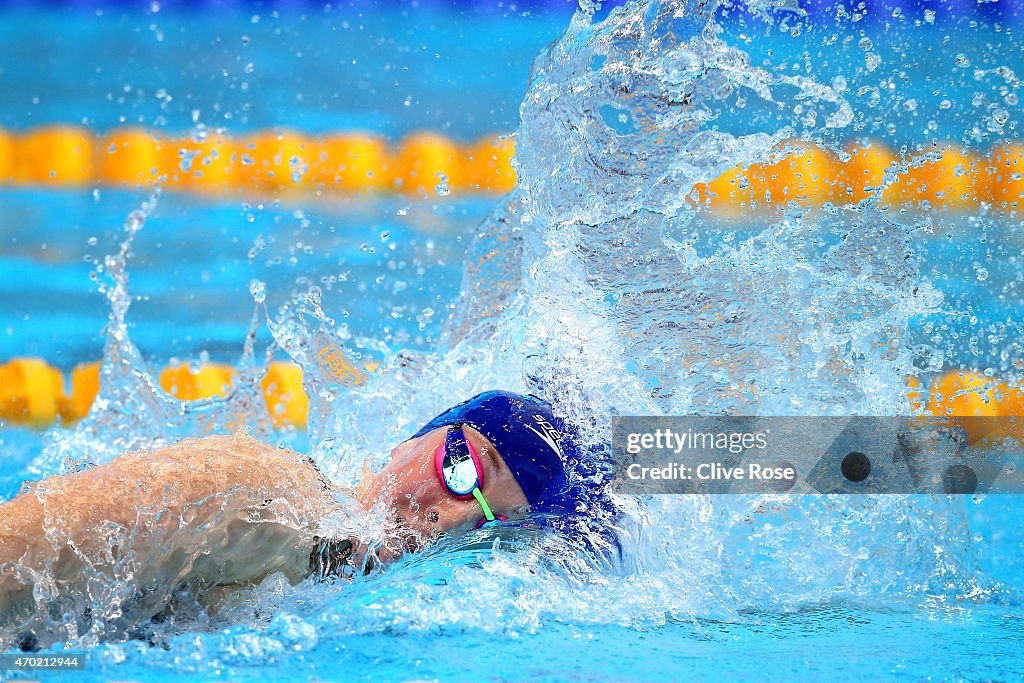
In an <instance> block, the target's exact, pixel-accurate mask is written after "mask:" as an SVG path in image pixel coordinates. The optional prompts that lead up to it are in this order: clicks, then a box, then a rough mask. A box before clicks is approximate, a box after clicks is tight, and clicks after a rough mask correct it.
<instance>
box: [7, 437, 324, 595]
mask: <svg viewBox="0 0 1024 683" xmlns="http://www.w3.org/2000/svg"><path fill="white" fill-rule="evenodd" d="M332 500H333V496H332V494H331V491H330V487H329V486H328V484H327V483H326V482H325V481H324V480H323V479H322V478H321V477H320V475H319V473H318V472H317V470H316V468H315V467H314V466H313V465H312V464H311V462H310V461H309V460H308V459H307V458H305V457H304V456H302V455H299V454H298V453H294V452H291V451H286V450H282V449H278V448H274V447H272V446H270V445H268V444H265V443H262V442H260V441H258V440H257V439H254V438H251V437H249V436H247V435H244V434H236V435H234V436H211V437H207V438H204V439H190V440H187V441H183V442H181V443H179V444H176V445H174V446H170V447H167V448H163V449H160V450H156V451H151V452H133V453H126V454H124V455H122V456H120V457H118V458H116V459H114V460H113V461H111V462H109V463H107V464H105V465H100V466H97V467H94V468H91V469H88V470H84V471H82V472H77V473H73V474H68V475H63V476H56V477H50V478H48V479H45V480H43V481H42V482H39V483H37V484H34V485H32V486H31V487H30V488H29V490H27V491H25V492H23V493H21V494H20V495H18V496H17V497H16V498H14V499H13V500H10V501H8V502H6V503H3V504H2V505H0V612H2V611H3V610H4V609H5V608H6V607H8V606H9V605H10V604H11V603H12V601H14V600H16V599H18V598H19V597H20V598H21V599H24V598H25V596H26V591H31V587H32V581H33V579H32V574H33V573H36V572H45V573H47V574H49V575H51V576H62V577H69V578H73V577H74V576H76V574H82V575H83V576H84V575H85V574H92V573H94V572H96V571H98V572H101V573H103V574H109V575H111V576H115V575H118V574H119V573H123V572H124V571H125V569H126V568H127V569H130V574H129V575H130V576H131V577H132V580H133V582H135V583H136V585H137V586H138V588H139V589H140V590H142V591H144V592H146V593H147V594H150V595H154V602H155V603H157V602H159V600H158V599H157V597H156V596H159V595H166V594H169V592H170V591H171V590H173V589H174V588H175V587H176V586H178V585H181V584H182V583H186V584H188V585H190V586H192V587H193V588H196V589H200V590H201V589H203V588H211V587H213V586H216V585H231V584H244V583H248V582H252V581H256V580H259V579H261V578H263V577H265V576H268V575H269V574H272V573H274V572H283V573H284V575H285V576H286V577H287V578H288V580H289V581H291V582H292V583H297V582H298V581H301V580H302V579H303V578H305V577H306V576H307V575H308V574H309V571H310V569H309V562H310V559H309V558H310V550H311V548H312V547H313V545H314V541H313V536H314V532H315V531H316V523H317V520H319V519H321V518H322V517H323V516H324V515H326V514H328V513H329V512H330V511H331V509H332ZM126 563H127V564H126ZM12 570H14V571H12ZM28 595H31V593H30V592H29V593H28ZM159 607H160V605H157V604H154V609H156V610H158V609H159Z"/></svg>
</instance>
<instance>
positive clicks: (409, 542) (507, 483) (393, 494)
mask: <svg viewBox="0 0 1024 683" xmlns="http://www.w3.org/2000/svg"><path fill="white" fill-rule="evenodd" d="M463 429H464V430H465V433H466V438H467V439H468V441H469V442H470V443H471V444H472V445H473V447H474V448H476V451H477V453H479V455H480V463H481V465H482V467H483V470H484V477H483V481H484V485H483V487H482V488H481V492H482V493H483V495H484V498H485V499H486V500H487V503H488V504H489V505H490V506H491V510H492V511H493V512H494V514H496V515H504V516H511V515H514V514H515V513H517V512H518V511H520V510H521V509H522V508H524V507H525V506H526V504H527V501H526V496H525V495H523V490H522V489H521V488H520V487H519V483H518V482H516V480H515V477H513V476H512V471H511V470H509V468H508V465H506V464H505V461H504V460H503V459H502V458H501V456H500V454H499V453H498V450H497V449H496V448H495V447H494V445H493V444H492V443H491V442H490V441H488V440H487V439H486V438H485V437H484V436H483V435H482V434H480V432H478V431H476V430H475V429H473V428H472V427H464V428H463ZM447 431H448V427H439V428H438V429H435V430H433V431H430V432H427V433H426V434H424V435H423V436H421V437H419V438H418V439H412V440H411V441H406V442H405V443H403V444H401V445H399V446H397V447H396V448H395V449H394V450H392V451H391V462H390V463H389V464H388V466H387V467H385V468H384V469H383V470H381V471H380V472H379V473H378V474H377V475H376V476H374V477H373V480H372V483H371V484H370V485H369V486H367V487H365V488H363V492H364V493H363V495H362V496H361V498H362V502H363V504H364V505H365V506H367V507H370V506H372V505H373V504H374V503H376V502H377V501H378V500H380V499H381V498H382V497H384V498H385V500H386V502H387V503H388V505H389V507H390V508H391V509H392V510H393V516H392V520H393V521H394V523H395V529H393V530H391V531H393V532H394V533H393V534H391V535H393V536H395V537H396V538H398V539H399V541H398V543H397V544H396V547H395V548H393V549H390V551H391V552H387V550H386V551H385V552H386V554H389V555H394V556H397V555H400V554H401V553H402V552H405V551H411V550H415V549H416V547H418V545H419V544H420V543H421V542H423V541H424V540H428V539H430V538H433V537H434V536H436V535H438V534H440V533H442V532H444V531H448V530H451V529H458V528H462V527H467V528H468V527H472V526H473V525H475V524H476V523H477V522H478V521H479V520H480V519H481V518H482V517H483V511H482V510H481V509H480V504H479V503H478V502H477V501H476V499H474V498H470V499H468V500H462V499H459V498H456V497H455V496H453V495H452V494H451V493H449V491H448V489H447V488H446V487H445V486H444V484H442V483H441V481H440V480H439V479H438V477H437V469H436V467H435V465H434V452H435V451H436V450H437V448H438V446H440V445H442V444H443V443H444V437H445V434H446V432H447ZM402 546H404V547H402ZM381 559H385V560H386V559H389V558H386V557H382V558H381Z"/></svg>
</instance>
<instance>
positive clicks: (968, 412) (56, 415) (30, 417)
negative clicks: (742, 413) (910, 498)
mask: <svg viewBox="0 0 1024 683" xmlns="http://www.w3.org/2000/svg"><path fill="white" fill-rule="evenodd" d="M365 367H366V369H367V370H368V371H371V372H372V371H373V370H375V369H376V365H374V364H367V365H366V366H365ZM234 379H235V370H234V368H232V367H231V366H229V365H222V364H219V363H206V364H204V365H202V366H193V365H190V364H180V365H173V366H170V367H167V368H164V369H163V370H162V371H161V372H160V373H159V383H160V386H161V387H162V388H163V390H164V391H166V392H167V393H168V394H170V395H171V396H174V397H175V398H177V399H179V400H182V401H195V400H199V399H204V398H212V397H214V396H223V395H225V394H226V393H227V392H228V391H229V390H230V389H231V385H232V383H233V382H234ZM260 386H261V387H262V390H263V397H264V399H266V402H267V408H268V409H269V411H270V417H271V422H272V423H273V424H274V426H275V427H278V428H283V427H288V426H292V427H297V428H302V427H305V425H306V413H307V411H308V410H309V397H308V396H307V395H306V393H305V391H304V390H303V388H302V370H301V369H300V368H299V366H297V365H295V364H294V363H289V362H277V363H271V364H270V365H269V367H268V368H267V370H266V373H265V374H264V376H263V378H262V379H261V381H260ZM66 387H70V391H66V390H65V389H66ZM99 389H100V364H99V363H98V362H96V363H83V364H80V365H78V366H77V367H75V368H74V369H73V370H72V371H71V374H70V377H69V381H68V382H67V383H65V378H64V376H63V375H62V373H61V371H60V370H58V369H57V368H55V367H52V366H50V365H49V364H48V363H46V362H45V361H43V360H41V359H38V358H15V359H13V360H11V361H8V362H7V363H4V364H2V365H0V422H5V423H8V424H16V425H27V426H32V427H45V426H47V425H49V424H52V423H54V422H56V421H58V420H60V421H62V422H65V423H70V422H74V421H75V420H77V419H80V418H82V417H84V416H85V415H86V414H87V413H88V412H89V408H90V406H92V402H93V400H94V399H95V398H96V395H97V393H98V392H99ZM907 399H908V401H909V404H910V408H911V409H912V410H913V411H914V412H915V413H921V412H927V413H928V414H930V415H932V416H934V417H936V418H939V419H942V420H944V421H952V420H953V419H954V418H956V417H961V416H963V417H984V418H1005V417H1012V416H1022V415H1024V383H1021V384H1016V385H1011V384H1009V383H1008V382H1006V381H1003V380H1000V379H998V378H994V377H988V376H986V375H983V374H980V373H977V372H973V371H967V370H951V371H949V372H946V373H945V374H942V375H939V376H938V377H936V378H935V379H934V380H932V382H931V383H930V384H929V385H928V387H927V388H925V387H924V386H923V385H922V384H921V381H920V380H919V379H918V378H916V377H910V378H908V379H907ZM992 424H993V425H996V426H998V427H1000V428H1001V429H1003V431H1006V430H1007V428H1009V431H1006V433H1001V434H998V435H995V436H1000V437H1006V436H1012V437H1013V438H1016V439H1017V440H1018V441H1024V428H1022V426H1021V425H1020V424H1018V423H1017V422H1014V421H1006V420H999V421H993V422H992ZM963 426H964V429H965V431H967V437H968V441H969V442H970V443H976V442H978V441H981V440H982V439H992V438H993V436H994V435H993V434H992V433H990V431H986V428H987V427H988V426H989V423H987V422H985V421H970V422H965V423H963Z"/></svg>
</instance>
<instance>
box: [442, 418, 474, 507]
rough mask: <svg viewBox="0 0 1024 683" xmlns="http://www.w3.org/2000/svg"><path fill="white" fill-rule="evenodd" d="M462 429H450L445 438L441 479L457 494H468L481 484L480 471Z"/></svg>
mask: <svg viewBox="0 0 1024 683" xmlns="http://www.w3.org/2000/svg"><path fill="white" fill-rule="evenodd" d="M469 448H470V447H469V444H468V443H467V442H466V435H465V434H464V433H463V431H462V429H449V430H448V434H447V435H445V438H444V457H443V458H442V460H441V479H442V480H443V481H444V485H445V486H447V487H448V490H449V491H451V492H452V493H454V494H455V495H457V496H468V495H470V494H471V493H473V489H475V488H476V487H477V486H479V485H480V472H479V470H478V469H477V463H476V461H475V460H474V458H473V455H472V453H470V450H469Z"/></svg>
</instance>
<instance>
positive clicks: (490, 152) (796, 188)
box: [0, 125, 1024, 216]
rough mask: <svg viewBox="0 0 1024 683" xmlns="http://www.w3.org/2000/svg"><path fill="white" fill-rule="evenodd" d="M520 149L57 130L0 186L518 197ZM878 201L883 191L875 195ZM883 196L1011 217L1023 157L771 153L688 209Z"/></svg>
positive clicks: (932, 149)
mask: <svg viewBox="0 0 1024 683" xmlns="http://www.w3.org/2000/svg"><path fill="white" fill-rule="evenodd" d="M514 154H515V145H514V142H513V140H512V139H511V138H510V137H508V136H501V135H491V136H487V137H484V138H481V139H480V140H477V141H475V142H472V143H469V144H462V143H459V142H456V141H453V140H451V139H450V138H447V137H445V136H443V135H440V134H438V133H433V132H426V131H424V132H416V133H413V134H411V135H408V136H407V137H405V138H404V139H402V140H400V141H398V142H397V144H394V145H392V144H389V143H388V142H387V141H385V140H384V139H383V138H380V137H378V136H375V135H371V134H362V133H333V134H327V135H321V136H311V135H307V134H305V133H302V132H300V131H295V130H290V129H274V130H263V131H256V132H254V133H251V134H247V135H243V136H241V137H231V136H227V135H223V134H220V133H216V132H209V131H206V132H203V133H202V134H201V135H193V136H184V135H183V136H175V135H169V134H166V133H164V132H159V133H155V132H151V131H147V130H144V129H142V128H132V127H126V128H118V129H114V130H112V131H108V132H107V133H105V134H103V135H96V134H94V133H93V132H91V131H89V130H88V129H85V128H81V127H77V126H67V125H53V126H43V127H40V128H36V129H33V130H30V131H26V132H23V133H12V132H5V131H2V130H0V182H4V183H9V184H14V185H31V186H55V187H67V188H84V187H94V186H104V187H120V188H139V187H147V186H151V185H154V184H157V183H159V184H160V185H161V186H163V187H164V188H166V189H169V190H177V191H185V192H203V193H213V194H224V193H228V192H245V193H258V194H282V193H291V192H298V193H301V192H307V193H308V192H321V193H325V194H342V193H356V194H358V193H367V192H400V193H405V194H410V195H417V196H436V195H439V194H440V195H444V194H448V193H449V192H452V193H460V192H461V193H465V192H495V193H504V192H508V191H509V190H511V189H512V188H513V187H515V183H516V173H515V169H514V166H513V163H512V157H513V156H514ZM882 188H884V189H882ZM875 194H877V195H878V198H879V200H880V203H881V205H882V206H887V207H896V208H900V209H903V208H912V209H916V208H926V209H927V208H931V209H936V210H944V211H970V210H974V209H976V208H978V207H979V206H980V205H981V204H982V203H984V204H986V205H989V206H991V207H992V208H994V209H995V210H996V211H998V212H1002V213H1006V214H1010V215H1016V212H1017V210H1018V204H1021V202H1022V201H1024V144H1022V143H1018V142H1009V143H1006V144H1001V145H998V146H995V147H993V148H992V149H990V150H988V153H987V154H981V153H979V152H977V151H975V150H968V149H965V148H964V147H962V146H959V145H955V144H952V143H936V144H934V145H932V146H929V147H927V148H920V149H916V150H913V151H910V152H906V153H904V154H902V155H900V154H897V153H896V152H895V151H893V150H892V149H890V148H888V147H886V146H885V145H883V144H881V143H879V142H871V141H867V142H858V143H850V144H848V145H846V146H845V147H844V148H843V150H842V153H841V154H837V153H835V152H833V151H831V150H828V149H825V148H823V147H820V146H818V145H816V144H814V143H810V142H804V141H791V142H786V143H783V144H780V145H778V146H777V147H776V149H775V150H774V151H773V152H772V154H770V155H769V157H768V159H766V160H765V161H764V162H762V163H758V164H751V165H748V166H743V167H738V168H734V169H731V170H729V171H727V172H726V173H724V174H722V175H721V176H720V177H718V178H716V179H715V180H712V181H710V182H706V183H700V184H699V185H697V187H696V188H694V192H693V195H692V198H693V201H694V203H695V204H697V205H700V206H705V207H707V208H708V209H709V210H711V212H712V213H714V214H716V215H722V216H746V215H749V214H750V213H751V212H755V213H756V212H765V211H771V210H772V209H773V208H779V207H785V206H787V205H788V204H789V203H790V202H793V201H795V202H798V203H800V204H801V205H802V206H804V207H809V208H814V207H820V206H823V205H824V204H827V203H831V204H836V205H838V204H855V203H857V202H859V201H861V200H863V199H864V198H866V197H868V196H870V195H875Z"/></svg>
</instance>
